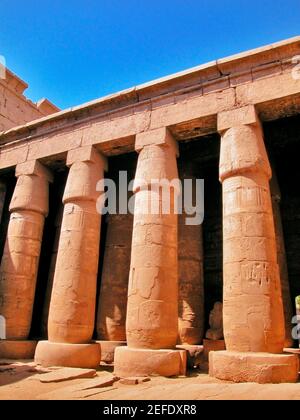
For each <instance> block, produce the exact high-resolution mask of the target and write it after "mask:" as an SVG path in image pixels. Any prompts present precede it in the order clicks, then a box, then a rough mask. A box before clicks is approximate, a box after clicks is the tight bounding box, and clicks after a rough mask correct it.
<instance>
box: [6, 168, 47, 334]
mask: <svg viewBox="0 0 300 420" xmlns="http://www.w3.org/2000/svg"><path fill="white" fill-rule="evenodd" d="M16 176H17V178H18V180H17V184H16V187H15V191H14V194H13V197H12V200H11V203H10V212H11V216H10V221H9V226H8V232H7V238H6V243H5V249H4V253H3V257H2V262H1V269H0V314H1V315H3V316H4V317H5V319H6V338H7V339H10V340H21V339H23V340H26V339H27V338H28V335H29V332H30V328H31V319H32V310H33V302H34V296H35V288H36V279H37V272H38V264H39V257H40V251H41V242H42V236H43V228H44V221H45V217H46V216H47V214H48V202H49V182H50V181H52V176H51V174H50V172H49V171H48V170H47V169H46V168H45V167H44V166H42V165H41V164H40V163H39V162H37V161H33V162H26V163H25V164H21V165H18V166H17V168H16Z"/></svg>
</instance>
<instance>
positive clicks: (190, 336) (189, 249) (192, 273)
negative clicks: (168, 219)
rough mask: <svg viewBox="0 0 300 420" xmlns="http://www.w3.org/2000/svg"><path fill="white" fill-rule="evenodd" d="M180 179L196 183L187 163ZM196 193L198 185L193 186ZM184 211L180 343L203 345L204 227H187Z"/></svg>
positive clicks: (180, 256) (181, 223) (181, 224)
mask: <svg viewBox="0 0 300 420" xmlns="http://www.w3.org/2000/svg"><path fill="white" fill-rule="evenodd" d="M180 179H181V180H182V181H183V180H184V179H190V180H195V177H194V176H193V168H191V167H189V163H188V162H186V161H185V162H184V167H183V168H182V169H181V170H180ZM194 190H195V184H194ZM186 217H188V215H187V214H185V212H183V214H180V215H179V216H178V219H179V224H178V236H179V240H178V263H179V318H178V322H179V340H178V342H179V344H183V345H189V346H190V345H197V344H201V343H202V341H203V335H204V278H203V235H202V225H195V226H193V225H187V224H186Z"/></svg>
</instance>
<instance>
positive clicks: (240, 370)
mask: <svg viewBox="0 0 300 420" xmlns="http://www.w3.org/2000/svg"><path fill="white" fill-rule="evenodd" d="M298 370H299V360H298V356H296V355H284V354H271V353H254V352H253V353H247V352H246V353H240V352H227V351H225V352H223V351H218V352H211V353H210V355H209V374H210V375H211V376H213V377H215V378H218V379H222V380H225V381H233V382H257V383H260V384H268V383H273V384H279V383H285V382H297V380H298V376H299V374H298Z"/></svg>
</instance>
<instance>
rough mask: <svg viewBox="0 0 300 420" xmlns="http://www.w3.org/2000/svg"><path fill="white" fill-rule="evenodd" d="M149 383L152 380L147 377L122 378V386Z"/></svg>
mask: <svg viewBox="0 0 300 420" xmlns="http://www.w3.org/2000/svg"><path fill="white" fill-rule="evenodd" d="M149 381H151V378H149V377H147V376H146V377H144V378H139V377H137V378H134V377H131V378H122V379H121V380H120V384H122V385H138V384H142V383H144V382H149Z"/></svg>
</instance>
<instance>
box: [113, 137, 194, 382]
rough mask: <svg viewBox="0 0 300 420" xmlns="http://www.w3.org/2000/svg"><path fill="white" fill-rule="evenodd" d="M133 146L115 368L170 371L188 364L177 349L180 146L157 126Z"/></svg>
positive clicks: (127, 372)
mask: <svg viewBox="0 0 300 420" xmlns="http://www.w3.org/2000/svg"><path fill="white" fill-rule="evenodd" d="M136 150H137V151H138V152H139V159H138V167H137V172H136V179H135V185H134V193H135V210H134V213H135V214H134V225H133V238H132V251H131V267H130V278H129V287H128V304H127V321H126V333H127V343H128V347H118V348H117V349H116V352H115V373H116V374H117V375H118V376H145V375H152V374H156V375H162V376H174V375H178V374H180V373H184V372H185V365H186V352H185V351H184V350H175V346H176V342H177V336H178V255H177V252H178V251H177V223H178V220H177V219H178V217H177V214H175V213H176V212H174V201H175V200H176V199H177V194H178V171H177V162H176V155H177V153H178V149H177V144H176V142H175V140H174V139H173V137H172V136H171V134H170V133H169V132H168V130H167V129H158V130H154V131H150V132H145V133H143V134H140V135H138V136H137V138H136ZM163 180H166V181H172V180H175V183H176V186H175V188H164V189H162V188H159V187H160V185H161V183H162V181H163ZM151 184H152V191H150V187H151ZM153 187H154V188H153ZM162 190H163V192H162ZM170 201H171V211H169V212H168V213H169V214H164V211H162V209H163V208H165V205H166V202H170ZM150 203H151V204H150ZM151 206H152V207H151ZM165 210H166V208H165ZM147 213H148V214H147ZM165 213H167V212H166V211H165Z"/></svg>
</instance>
